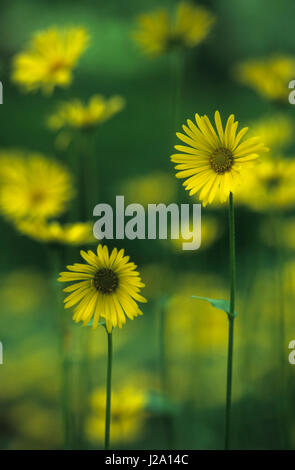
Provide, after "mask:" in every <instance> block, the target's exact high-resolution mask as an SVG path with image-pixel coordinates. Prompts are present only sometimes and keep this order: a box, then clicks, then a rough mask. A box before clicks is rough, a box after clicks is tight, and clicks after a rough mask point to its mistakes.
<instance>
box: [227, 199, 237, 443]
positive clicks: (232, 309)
mask: <svg viewBox="0 0 295 470" xmlns="http://www.w3.org/2000/svg"><path fill="white" fill-rule="evenodd" d="M229 240H230V241H229V246H230V313H229V315H228V355H227V385H226V412H225V450H228V449H229V445H230V424H231V399H232V371H233V348H234V315H235V313H234V312H235V291H236V247H235V213H234V199H233V194H232V193H230V195H229Z"/></svg>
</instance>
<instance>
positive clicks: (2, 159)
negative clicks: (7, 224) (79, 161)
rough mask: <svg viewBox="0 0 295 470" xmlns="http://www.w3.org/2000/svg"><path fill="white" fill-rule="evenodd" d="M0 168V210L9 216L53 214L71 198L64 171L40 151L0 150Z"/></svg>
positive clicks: (68, 182)
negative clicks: (17, 151) (28, 152)
mask: <svg viewBox="0 0 295 470" xmlns="http://www.w3.org/2000/svg"><path fill="white" fill-rule="evenodd" d="M0 167H1V169H0V183H1V184H0V210H1V212H2V213H3V214H4V215H5V216H6V217H8V218H9V219H12V220H14V221H17V220H19V219H24V218H28V219H45V218H49V217H54V216H57V215H59V214H61V213H62V212H64V211H65V209H66V207H67V205H68V203H69V201H70V200H71V199H72V197H73V194H74V191H73V186H72V180H71V175H70V173H69V172H68V170H67V169H66V168H65V167H64V166H63V165H62V164H60V163H58V162H57V161H55V160H53V159H49V158H45V157H44V156H43V155H41V154H38V153H30V154H28V155H25V154H23V155H22V156H20V154H18V153H15V154H14V152H9V151H7V152H6V151H5V152H1V154H0Z"/></svg>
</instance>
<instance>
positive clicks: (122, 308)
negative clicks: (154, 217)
mask: <svg viewBox="0 0 295 470" xmlns="http://www.w3.org/2000/svg"><path fill="white" fill-rule="evenodd" d="M80 253H81V256H82V258H84V260H85V261H86V263H87V264H85V263H84V264H78V263H75V264H74V265H72V266H67V268H68V270H69V272H62V273H60V278H59V279H58V280H59V281H60V282H71V281H79V282H78V283H75V284H72V285H71V286H69V287H66V288H65V289H64V291H65V292H71V294H70V295H68V297H67V298H66V299H65V301H64V302H65V308H70V307H72V306H73V305H75V304H78V305H77V306H76V307H75V310H74V316H73V319H74V320H75V322H77V323H78V322H80V321H82V322H83V326H86V325H87V324H88V323H89V322H90V320H91V319H92V318H93V325H92V326H93V329H96V328H97V326H98V322H99V320H100V318H102V319H103V320H104V321H105V323H106V328H107V331H108V332H109V333H110V332H111V331H112V328H113V327H116V326H119V328H122V325H123V324H124V323H126V316H127V317H128V318H129V319H130V320H133V318H134V317H137V316H138V315H142V312H141V310H140V309H139V308H138V305H137V303H136V302H135V300H136V301H138V302H147V300H146V299H145V298H144V297H142V296H141V295H140V294H139V291H140V289H141V288H142V287H144V284H143V283H142V282H141V278H140V277H139V273H138V272H137V271H136V266H135V264H134V263H131V262H129V256H124V250H123V249H122V250H120V251H119V252H118V250H117V249H116V248H114V249H113V251H112V253H111V255H109V250H108V248H107V246H102V245H98V247H97V255H96V254H95V253H93V251H90V250H89V251H88V252H87V253H86V252H85V251H81V252H80Z"/></svg>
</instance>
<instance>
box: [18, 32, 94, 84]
mask: <svg viewBox="0 0 295 470" xmlns="http://www.w3.org/2000/svg"><path fill="white" fill-rule="evenodd" d="M88 40H89V38H88V35H87V32H86V30H85V29H84V28H82V27H78V28H69V29H66V30H59V29H57V28H55V27H52V28H49V29H47V30H46V31H41V32H38V33H36V34H35V35H34V36H33V38H32V41H31V44H30V46H29V48H28V49H27V50H25V51H24V52H21V53H19V54H17V55H16V56H15V57H14V59H13V72H12V80H13V81H14V82H15V83H17V84H19V85H21V86H22V87H23V89H24V90H26V91H32V90H36V89H39V88H41V89H42V90H43V91H44V92H46V93H51V92H52V91H53V89H54V87H55V86H61V87H65V86H68V85H70V83H71V82H72V69H73V68H74V67H75V65H76V63H77V61H78V59H79V57H80V56H81V54H82V53H83V52H84V50H85V49H86V47H87V44H88Z"/></svg>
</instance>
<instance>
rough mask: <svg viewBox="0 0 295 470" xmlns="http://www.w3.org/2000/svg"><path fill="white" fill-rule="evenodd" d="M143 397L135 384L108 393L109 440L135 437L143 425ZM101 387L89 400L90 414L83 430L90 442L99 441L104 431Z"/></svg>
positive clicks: (125, 441) (121, 440) (103, 405)
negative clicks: (109, 401)
mask: <svg viewBox="0 0 295 470" xmlns="http://www.w3.org/2000/svg"><path fill="white" fill-rule="evenodd" d="M146 402H147V396H146V394H145V393H144V392H143V391H142V390H139V389H138V387H135V386H131V385H130V386H129V385H126V386H124V387H122V388H121V389H119V390H117V391H115V392H113V393H112V412H111V433H112V441H113V442H117V443H119V442H121V443H127V442H132V441H133V440H135V439H137V438H138V436H139V435H140V433H141V432H142V429H143V427H144V419H145V415H146V413H145V405H146ZM105 404H106V397H105V389H97V390H95V391H94V392H93V394H92V396H91V400H90V405H91V415H90V416H89V418H88V419H87V421H86V432H87V434H88V436H89V438H90V439H91V440H93V441H98V442H103V440H104V431H105Z"/></svg>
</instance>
